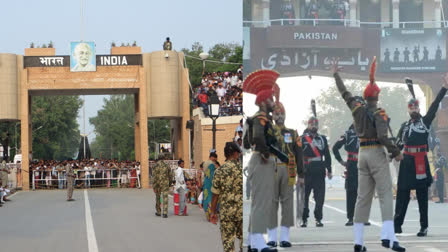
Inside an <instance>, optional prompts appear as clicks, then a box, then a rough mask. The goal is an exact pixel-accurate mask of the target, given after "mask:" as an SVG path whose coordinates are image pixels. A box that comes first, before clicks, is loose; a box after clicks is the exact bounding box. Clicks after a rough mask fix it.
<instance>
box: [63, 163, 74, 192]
mask: <svg viewBox="0 0 448 252" xmlns="http://www.w3.org/2000/svg"><path fill="white" fill-rule="evenodd" d="M65 176H66V177H67V201H75V200H74V199H73V198H72V196H73V187H74V182H75V177H76V175H75V172H74V171H73V167H72V166H71V164H70V163H69V162H67V161H65Z"/></svg>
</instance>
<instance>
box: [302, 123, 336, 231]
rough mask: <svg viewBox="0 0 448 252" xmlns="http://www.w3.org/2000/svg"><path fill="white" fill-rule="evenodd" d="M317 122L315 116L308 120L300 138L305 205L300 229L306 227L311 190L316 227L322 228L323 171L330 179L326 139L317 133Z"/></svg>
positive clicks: (329, 156) (329, 160) (329, 162)
mask: <svg viewBox="0 0 448 252" xmlns="http://www.w3.org/2000/svg"><path fill="white" fill-rule="evenodd" d="M318 127H319V122H318V120H317V118H316V116H313V117H311V118H310V119H309V120H308V128H307V130H305V132H304V134H303V136H302V144H303V156H304V163H305V170H306V175H305V203H304V208H303V215H302V225H301V227H307V225H308V217H309V212H310V210H309V206H308V205H309V198H310V194H311V190H313V195H314V200H315V201H316V205H315V207H314V218H315V219H316V227H323V226H324V224H323V223H322V222H321V221H322V217H323V213H322V209H323V206H324V201H325V175H326V174H325V169H327V171H328V178H329V179H331V178H332V174H331V155H330V151H329V148H328V142H327V138H326V137H325V136H324V135H321V134H319V133H317V131H318Z"/></svg>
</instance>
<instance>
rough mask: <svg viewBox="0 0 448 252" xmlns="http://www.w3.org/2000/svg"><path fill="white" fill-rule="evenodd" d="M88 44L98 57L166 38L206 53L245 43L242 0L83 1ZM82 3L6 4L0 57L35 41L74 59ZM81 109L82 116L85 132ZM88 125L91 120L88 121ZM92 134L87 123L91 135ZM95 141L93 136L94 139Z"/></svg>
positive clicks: (93, 101) (153, 46)
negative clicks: (72, 47)
mask: <svg viewBox="0 0 448 252" xmlns="http://www.w3.org/2000/svg"><path fill="white" fill-rule="evenodd" d="M82 1H83V2H84V6H85V8H84V9H85V11H84V26H83V27H84V28H83V34H84V35H83V40H84V41H94V42H95V44H96V53H97V54H109V52H110V44H111V42H112V41H114V42H116V43H117V44H118V45H121V43H122V42H124V43H126V44H127V43H131V44H132V42H133V41H134V40H135V41H137V44H138V45H139V46H141V47H142V51H143V52H152V51H159V50H161V49H162V44H163V42H164V40H165V38H166V37H170V38H171V41H172V43H173V48H174V50H177V51H179V50H180V49H182V48H189V47H191V45H192V44H193V43H194V42H200V43H202V45H203V46H204V48H205V49H206V50H208V49H209V48H210V47H212V46H213V45H215V44H217V43H223V42H224V43H229V42H236V43H239V44H242V43H241V41H242V27H241V20H242V1H241V0H226V1H220V0H195V1H185V0H170V1H147V0H127V1H121V0H120V1H119V0H82ZM80 3H81V0H78V1H73V0H72V1H68V0H39V1H29V0H28V1H25V0H14V1H1V3H0V9H1V10H2V15H0V32H1V35H0V36H1V38H2V39H1V40H0V53H14V54H24V48H26V47H29V45H30V44H31V42H34V44H36V46H37V45H42V44H44V43H45V44H48V43H49V42H50V40H51V41H53V44H54V47H55V48H56V54H57V55H69V52H70V41H79V40H81V26H80V23H81V22H80V20H81V19H80V13H81V12H80V5H81V4H80ZM103 98H104V96H87V97H86V118H89V117H93V116H96V114H97V111H98V110H99V109H101V107H102V104H103ZM81 120H82V109H81V111H80V115H79V117H78V122H79V124H80V125H81V131H82V121H81ZM87 122H88V119H87ZM92 131H93V127H92V125H89V124H88V123H86V132H87V133H90V132H92ZM90 137H92V135H91V136H90Z"/></svg>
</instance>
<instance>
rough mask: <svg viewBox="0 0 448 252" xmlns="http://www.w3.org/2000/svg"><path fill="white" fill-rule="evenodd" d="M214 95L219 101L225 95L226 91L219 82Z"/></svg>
mask: <svg viewBox="0 0 448 252" xmlns="http://www.w3.org/2000/svg"><path fill="white" fill-rule="evenodd" d="M216 94H217V95H218V98H219V100H220V101H221V100H222V98H223V97H224V96H225V95H226V89H225V88H224V87H223V86H222V83H221V82H220V83H219V88H218V89H217V90H216Z"/></svg>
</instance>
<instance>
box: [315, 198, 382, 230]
mask: <svg viewBox="0 0 448 252" xmlns="http://www.w3.org/2000/svg"><path fill="white" fill-rule="evenodd" d="M311 202H312V203H313V204H315V202H314V201H313V200H311ZM324 207H326V208H329V209H331V210H334V211H336V212H338V213H341V214H347V212H346V211H344V210H341V209H339V208H336V207H333V206H330V205H327V204H324ZM369 222H370V224H372V225H374V226H377V227H381V224H380V223H378V222H376V221H372V220H369Z"/></svg>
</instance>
